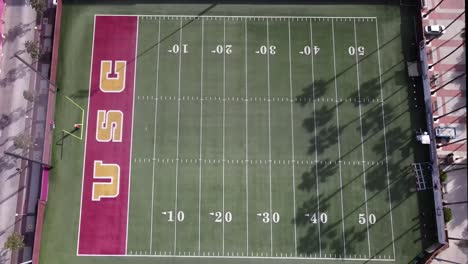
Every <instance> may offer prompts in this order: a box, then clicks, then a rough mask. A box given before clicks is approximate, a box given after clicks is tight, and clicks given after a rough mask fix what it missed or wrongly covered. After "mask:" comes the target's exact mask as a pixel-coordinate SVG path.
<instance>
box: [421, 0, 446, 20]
mask: <svg viewBox="0 0 468 264" xmlns="http://www.w3.org/2000/svg"><path fill="white" fill-rule="evenodd" d="M444 1H445V0H442V1H440V2H439V3H437V5H435V6H434V7H433V8H431V9H429V11H427V13H426V14H424V15H423V18H426V17H427V16H428V15H429V14H430V13H432V12H433V11H434V10H436V8H437V7H439V6H440V5H441V4H442V3H443V2H444Z"/></svg>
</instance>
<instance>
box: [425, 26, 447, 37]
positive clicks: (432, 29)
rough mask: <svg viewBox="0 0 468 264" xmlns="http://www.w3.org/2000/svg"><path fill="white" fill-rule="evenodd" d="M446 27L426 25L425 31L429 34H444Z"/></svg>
mask: <svg viewBox="0 0 468 264" xmlns="http://www.w3.org/2000/svg"><path fill="white" fill-rule="evenodd" d="M444 30H445V27H444V26H441V25H431V26H425V27H424V33H426V34H427V35H442V34H444Z"/></svg>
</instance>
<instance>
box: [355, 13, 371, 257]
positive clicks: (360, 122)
mask: <svg viewBox="0 0 468 264" xmlns="http://www.w3.org/2000/svg"><path fill="white" fill-rule="evenodd" d="M353 27H354V47H355V48H356V49H357V46H358V45H357V34H356V20H354V21H353ZM354 58H355V60H356V80H357V90H358V97H359V101H360V99H361V88H360V85H361V83H360V79H359V59H358V53H357V52H355V53H354ZM358 109H359V126H360V129H359V130H360V135H361V154H362V160H365V159H366V157H365V155H364V137H363V135H362V109H361V104H359V106H358ZM362 176H363V181H364V202H365V205H366V207H365V208H366V218H367V219H366V228H367V246H368V249H369V255H368V256H369V257H371V256H372V255H371V248H370V232H369V221H368V220H369V212H368V209H367V187H366V184H367V180H366V165H365V163H364V162H363V163H362Z"/></svg>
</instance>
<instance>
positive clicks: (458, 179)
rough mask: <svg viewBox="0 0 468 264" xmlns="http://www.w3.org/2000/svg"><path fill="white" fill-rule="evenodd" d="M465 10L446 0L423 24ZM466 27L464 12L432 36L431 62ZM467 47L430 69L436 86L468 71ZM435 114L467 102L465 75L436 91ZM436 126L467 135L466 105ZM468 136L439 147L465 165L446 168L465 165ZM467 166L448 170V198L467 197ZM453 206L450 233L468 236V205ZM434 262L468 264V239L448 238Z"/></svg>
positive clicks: (431, 1) (458, 1)
mask: <svg viewBox="0 0 468 264" xmlns="http://www.w3.org/2000/svg"><path fill="white" fill-rule="evenodd" d="M426 2H427V9H426V10H425V11H423V13H424V12H427V11H428V10H429V9H431V8H432V7H434V6H435V5H437V4H438V3H439V2H440V0H427V1H426ZM464 10H465V1H463V0H445V1H443V3H442V4H441V5H440V6H439V7H437V9H436V10H435V11H434V12H432V13H431V14H429V16H428V18H427V19H425V20H424V25H436V24H439V25H445V26H447V25H448V24H450V23H451V22H452V21H453V20H454V19H455V18H456V17H457V16H458V15H459V14H461V13H462V12H463V11H464ZM464 27H465V15H463V16H461V17H460V18H459V19H458V20H457V21H456V22H454V23H453V25H451V26H450V27H449V28H448V29H447V30H446V32H445V33H444V34H443V35H442V36H440V37H439V38H437V39H435V40H433V41H432V42H431V45H430V46H428V48H427V53H428V58H429V63H436V62H438V61H439V60H441V59H442V58H444V57H445V56H446V55H448V54H449V53H450V52H452V51H453V50H454V49H456V48H457V47H458V46H459V45H460V44H462V43H463V38H462V35H461V32H462V29H463V28H464ZM465 53H466V51H465V48H464V47H462V48H459V49H458V50H457V51H456V52H454V53H453V54H452V55H449V56H448V57H447V58H446V59H444V60H442V61H441V62H440V63H437V65H435V66H434V67H433V71H431V76H432V78H434V77H435V76H437V78H436V80H435V81H434V82H433V86H434V88H437V87H439V86H440V85H443V84H444V83H446V82H448V81H450V80H451V79H453V78H455V77H456V76H458V75H460V74H462V73H464V72H466V61H465ZM432 102H433V108H434V113H433V114H434V116H441V115H443V114H445V113H449V112H451V111H452V110H454V109H456V108H459V107H462V106H464V105H466V76H464V77H462V78H459V79H458V80H456V81H454V82H452V83H450V84H449V85H447V86H445V87H444V88H443V89H441V90H439V91H438V92H437V93H436V94H434V96H433V98H432ZM435 125H436V126H448V127H454V128H456V131H457V136H456V138H455V139H452V141H455V140H458V139H463V138H465V139H466V108H465V109H461V110H459V111H457V112H454V113H452V114H449V115H447V116H445V117H442V118H440V119H439V120H438V121H437V123H435ZM466 151H467V149H466V140H465V141H462V142H459V143H455V144H451V145H448V146H445V147H441V148H439V149H438V151H437V154H438V156H439V157H440V158H442V159H443V158H445V157H446V156H447V154H449V153H453V154H454V158H455V159H457V160H456V162H457V163H464V164H465V165H462V166H458V165H452V166H449V167H446V166H442V167H441V168H443V169H444V170H447V171H449V170H451V169H454V168H456V167H458V168H463V167H465V168H466V162H467V161H466ZM466 173H467V171H466V169H462V170H455V171H452V172H449V173H448V180H447V183H446V187H445V189H446V193H445V194H444V195H443V199H444V201H445V202H448V203H450V202H460V201H466V200H468V194H467V176H466ZM448 207H450V208H451V209H452V212H453V219H452V221H450V222H449V223H448V224H447V231H448V237H452V238H464V239H467V238H468V205H467V204H466V203H465V204H458V205H450V206H448ZM433 263H444V264H447V263H460V264H468V243H467V242H460V241H455V240H449V248H448V249H446V250H445V251H443V252H442V253H441V254H440V255H439V256H437V258H436V259H435V260H434V261H433Z"/></svg>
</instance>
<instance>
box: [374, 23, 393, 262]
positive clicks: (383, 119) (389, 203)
mask: <svg viewBox="0 0 468 264" xmlns="http://www.w3.org/2000/svg"><path fill="white" fill-rule="evenodd" d="M375 31H376V33H377V34H376V39H377V58H378V64H379V84H380V101H381V102H382V103H381V105H382V123H383V134H384V146H385V164H386V168H387V193H388V206H389V210H390V223H391V231H392V247H393V258H394V259H396V251H395V235H394V232H393V213H392V196H391V194H390V173H389V170H388V154H387V153H388V151H387V136H386V127H385V110H384V101H383V100H384V97H383V88H382V68H381V64H380V43H379V26H378V20H377V18H376V19H375Z"/></svg>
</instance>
